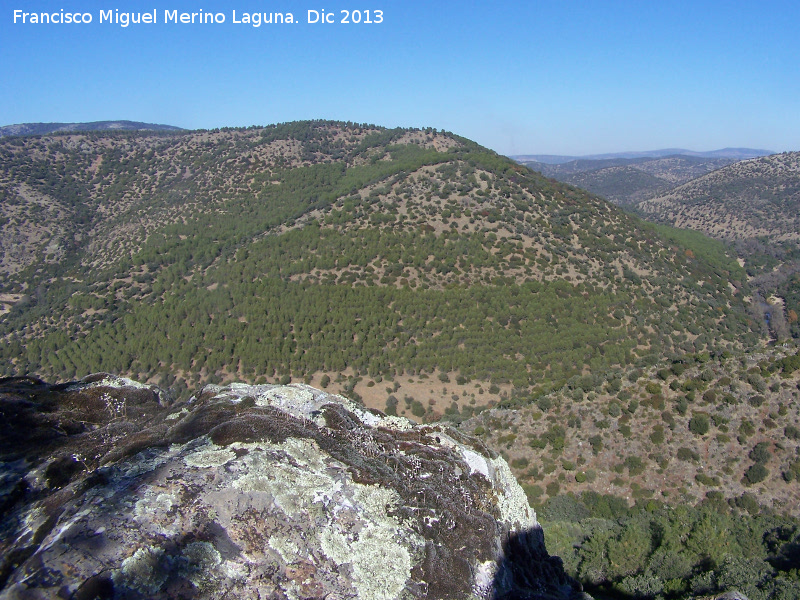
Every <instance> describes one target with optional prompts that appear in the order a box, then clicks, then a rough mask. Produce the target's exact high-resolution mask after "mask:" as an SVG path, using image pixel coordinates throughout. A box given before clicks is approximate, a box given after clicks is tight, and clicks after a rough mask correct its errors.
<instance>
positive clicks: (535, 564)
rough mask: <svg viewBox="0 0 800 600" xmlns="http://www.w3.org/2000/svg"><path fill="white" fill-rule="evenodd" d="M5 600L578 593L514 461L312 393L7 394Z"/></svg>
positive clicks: (244, 389) (108, 390) (131, 385)
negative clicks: (180, 396)
mask: <svg viewBox="0 0 800 600" xmlns="http://www.w3.org/2000/svg"><path fill="white" fill-rule="evenodd" d="M0 411H2V414H3V415H4V420H3V422H2V423H0V433H2V435H3V438H2V439H3V440H4V441H3V443H2V447H0V461H2V462H1V463H0V540H2V541H0V556H2V558H1V559H0V599H2V600H6V599H12V598H13V599H16V598H26V599H27V598H31V599H36V598H42V599H44V598H65V599H66V598H74V599H76V600H78V599H91V598H119V599H140V598H142V599H143V598H176V599H177V598H223V597H224V598H226V599H236V598H248V599H250V598H261V599H267V598H275V599H279V598H280V599H283V598H291V599H320V600H322V599H326V600H337V599H345V598H362V599H375V600H378V599H390V598H409V599H410V598H442V599H444V598H464V599H466V598H497V599H500V598H508V599H511V598H519V599H523V598H542V599H543V598H553V599H557V598H572V597H579V596H582V594H581V592H580V586H579V585H578V584H577V583H576V582H574V581H573V580H570V579H569V578H568V577H567V576H566V575H565V574H564V571H563V568H562V565H561V561H560V560H559V559H558V558H556V557H550V556H548V554H547V552H546V550H545V547H544V538H543V535H542V531H541V528H540V527H539V525H538V523H537V521H536V515H535V514H534V512H533V510H532V509H531V508H530V507H529V505H528V503H527V500H526V497H525V494H524V493H523V491H522V489H521V488H520V486H519V485H518V484H517V483H516V481H515V480H514V477H513V475H512V474H511V471H510V470H509V467H508V465H507V464H506V462H505V461H504V460H503V459H502V458H501V457H499V456H497V455H496V454H494V453H492V452H491V451H490V450H488V449H487V448H486V447H485V446H483V445H482V444H481V442H480V441H478V440H476V439H473V438H470V437H467V436H464V435H463V434H461V433H459V432H458V431H456V430H454V429H452V428H449V427H448V426H445V425H441V424H434V425H417V424H415V423H413V422H411V421H409V420H407V419H405V418H402V417H392V416H387V415H384V414H383V413H380V412H378V411H374V410H369V409H366V408H364V407H363V406H362V405H359V404H357V403H355V402H353V401H351V400H348V399H346V398H343V397H341V396H336V395H331V394H328V393H326V392H323V391H320V390H317V389H314V388H311V387H308V386H304V385H288V386H277V385H254V386H251V385H244V384H231V385H229V386H225V387H221V386H215V385H209V386H206V387H205V388H204V389H203V391H202V392H201V393H199V394H198V395H197V396H196V397H193V398H191V399H190V400H189V401H186V402H182V403H173V402H171V401H170V399H169V398H168V396H167V395H166V394H165V393H164V392H162V391H161V390H159V389H158V388H155V387H153V386H146V385H142V384H139V383H137V382H134V381H131V380H126V379H122V378H118V377H113V376H110V375H106V374H100V375H95V376H91V377H89V378H86V379H84V380H82V381H81V382H77V383H74V384H67V385H60V386H52V385H48V384H46V383H44V382H41V381H39V380H35V379H31V378H14V379H6V380H3V381H0Z"/></svg>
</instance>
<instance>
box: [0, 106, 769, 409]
mask: <svg viewBox="0 0 800 600" xmlns="http://www.w3.org/2000/svg"><path fill="white" fill-rule="evenodd" d="M0 199H1V200H2V201H1V204H0V206H1V207H2V215H0V223H1V224H2V235H0V240H2V241H0V244H2V263H1V264H0V273H1V275H0V277H1V279H2V283H1V284H0V285H1V286H2V289H0V293H1V294H2V296H0V299H1V300H2V302H3V306H4V308H3V311H4V314H3V315H2V321H0V340H1V341H0V365H2V366H0V369H2V370H3V374H8V375H10V374H24V373H36V374H37V375H39V376H44V377H51V378H59V379H63V378H67V377H73V376H81V375H85V374H86V373H90V372H94V371H100V370H103V371H111V372H115V373H119V374H128V375H132V376H135V377H138V378H140V379H150V380H151V381H158V382H159V383H161V384H162V385H174V386H175V387H176V388H177V389H180V388H183V387H184V386H189V387H194V386H196V384H197V383H198V382H200V381H221V380H229V379H236V380H243V381H254V380H264V379H265V378H266V379H268V380H270V381H273V380H281V379H283V380H288V379H289V378H290V377H295V378H306V379H307V380H310V381H313V382H314V383H317V382H321V385H327V384H328V383H329V381H330V380H333V381H332V383H333V384H334V387H337V386H338V389H339V390H344V391H346V392H348V393H351V394H354V395H358V394H361V395H362V396H364V397H365V398H367V399H369V401H370V402H372V403H374V404H376V405H380V406H383V404H384V403H385V402H387V400H388V402H389V403H391V402H392V400H391V399H392V398H393V396H392V394H393V393H396V392H397V390H398V388H399V387H400V385H401V384H402V385H411V383H413V382H414V380H413V379H412V377H417V378H418V379H421V380H425V379H426V378H427V377H429V376H431V375H434V376H436V377H438V378H439V379H440V380H441V382H442V383H447V384H448V385H450V390H449V391H448V393H453V394H454V396H455V397H456V398H458V399H459V402H461V401H462V398H469V395H471V397H472V400H473V401H474V395H475V392H476V389H477V388H480V393H481V394H483V393H484V388H487V390H486V391H487V392H488V393H487V394H486V395H485V396H484V397H483V399H482V400H484V401H491V400H492V399H494V400H499V399H500V398H501V397H502V396H503V395H506V396H508V395H510V396H515V397H529V396H532V395H535V394H537V393H539V392H541V391H543V390H546V389H551V388H554V387H558V386H560V385H561V384H562V383H563V382H565V381H567V380H569V379H570V378H572V377H576V376H578V375H581V374H584V373H586V372H587V370H592V371H593V372H598V371H601V370H603V369H606V368H608V367H611V366H614V365H621V364H628V363H633V362H637V361H645V362H647V361H652V360H654V359H655V358H656V357H658V356H663V355H669V354H670V353H673V352H675V353H685V352H699V351H711V352H715V351H721V350H723V349H736V348H739V347H740V346H741V345H742V344H747V343H749V342H752V341H754V340H755V337H756V334H757V332H758V328H759V327H760V325H761V324H760V323H758V322H755V321H754V320H753V319H751V318H749V317H748V315H747V312H746V306H745V303H744V300H743V299H744V297H745V296H746V295H747V290H746V287H745V286H746V284H745V283H744V279H745V278H744V273H743V272H742V271H741V269H740V268H739V267H738V265H737V264H736V262H735V261H733V260H732V259H731V258H730V257H729V256H728V255H727V254H726V253H725V251H724V248H723V247H722V246H721V245H720V244H718V243H717V242H713V241H710V240H708V239H707V238H704V237H702V236H700V235H694V234H687V233H685V232H677V231H675V230H669V229H666V228H662V229H659V228H656V227H655V226H653V225H650V224H646V223H644V222H642V221H640V220H638V219H636V218H634V217H632V216H630V215H628V214H626V213H624V212H622V211H621V210H619V209H618V208H616V207H614V206H613V205H611V204H609V203H607V202H605V201H604V200H602V199H599V198H598V197H595V196H592V195H590V194H588V193H586V192H584V191H581V190H578V189H576V188H573V187H570V186H568V185H565V184H561V183H558V182H555V181H553V180H549V179H546V178H544V177H543V176H541V175H539V174H536V173H534V172H532V171H530V170H529V169H527V168H525V167H523V166H520V165H518V164H515V163H514V162H513V161H511V160H509V159H506V158H504V157H501V156H499V155H497V154H496V153H494V152H491V151H489V150H487V149H485V148H482V147H480V146H478V145H477V144H475V143H473V142H470V141H469V140H466V139H464V138H460V137H458V136H455V135H452V134H449V133H443V132H437V131H436V130H407V129H393V130H388V129H383V128H380V127H375V126H369V125H354V124H349V123H347V124H346V123H334V122H319V121H315V122H298V123H289V124H283V125H276V126H270V127H263V128H248V129H235V130H219V131H198V132H185V133H184V132H181V133H150V132H149V133H143V132H117V133H100V132H97V133H81V134H60V135H54V136H49V137H47V136H45V137H18V138H8V139H4V140H2V141H1V142H0ZM382 381H383V383H381V382H382ZM449 382H452V384H450V383H449ZM416 383H419V382H416ZM484 383H486V384H488V385H483V384H484ZM387 384H388V385H387ZM405 389H406V390H409V389H413V388H405ZM426 391H427V390H426ZM454 392H455V393H458V394H459V395H457V396H456V395H455V393H454ZM468 392H469V393H468ZM394 402H395V403H396V402H397V401H396V399H395V400H394ZM427 410H429V411H430V410H433V408H431V407H428V408H427Z"/></svg>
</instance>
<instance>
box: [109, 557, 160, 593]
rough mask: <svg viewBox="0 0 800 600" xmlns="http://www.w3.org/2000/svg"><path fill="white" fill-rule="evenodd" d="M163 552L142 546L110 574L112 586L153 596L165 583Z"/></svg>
mask: <svg viewBox="0 0 800 600" xmlns="http://www.w3.org/2000/svg"><path fill="white" fill-rule="evenodd" d="M164 560H165V557H164V550H163V549H162V548H154V547H152V546H144V547H142V548H139V549H138V550H136V552H134V553H133V555H132V556H129V557H128V558H126V559H125V560H123V561H122V564H121V565H120V568H119V569H118V570H117V571H114V572H113V573H112V579H113V580H114V586H115V587H120V588H128V589H131V590H136V591H138V592H140V593H142V594H146V595H153V594H155V593H157V592H158V590H159V589H161V586H162V585H164V583H166V581H167V573H168V570H167V569H165V568H164V567H165V565H164V564H162V563H163V562H164Z"/></svg>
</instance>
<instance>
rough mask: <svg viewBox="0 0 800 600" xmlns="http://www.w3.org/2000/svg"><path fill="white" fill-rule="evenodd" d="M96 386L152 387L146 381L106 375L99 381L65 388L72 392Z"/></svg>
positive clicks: (144, 388) (116, 387) (138, 388)
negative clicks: (140, 381) (141, 381)
mask: <svg viewBox="0 0 800 600" xmlns="http://www.w3.org/2000/svg"><path fill="white" fill-rule="evenodd" d="M97 387H110V388H115V389H121V388H134V389H137V390H149V389H152V386H150V385H148V384H146V383H139V382H138V381H134V380H133V379H128V378H127V377H117V376H116V375H106V376H105V377H104V378H103V379H102V380H101V381H95V382H92V383H76V384H74V385H71V386H69V387H68V388H67V390H68V391H70V392H72V391H76V390H90V389H92V388H97Z"/></svg>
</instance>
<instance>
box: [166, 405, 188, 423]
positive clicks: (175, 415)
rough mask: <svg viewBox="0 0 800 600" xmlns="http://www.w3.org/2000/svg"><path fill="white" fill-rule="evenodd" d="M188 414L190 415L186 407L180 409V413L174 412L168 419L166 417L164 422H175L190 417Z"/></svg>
mask: <svg viewBox="0 0 800 600" xmlns="http://www.w3.org/2000/svg"><path fill="white" fill-rule="evenodd" d="M188 414H189V411H188V410H187V409H186V407H184V408H182V409H180V410H179V411H178V412H174V413H172V414H169V415H167V416H166V417H164V420H165V421H174V420H175V419H180V418H181V417H182V416H184V415H188Z"/></svg>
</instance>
